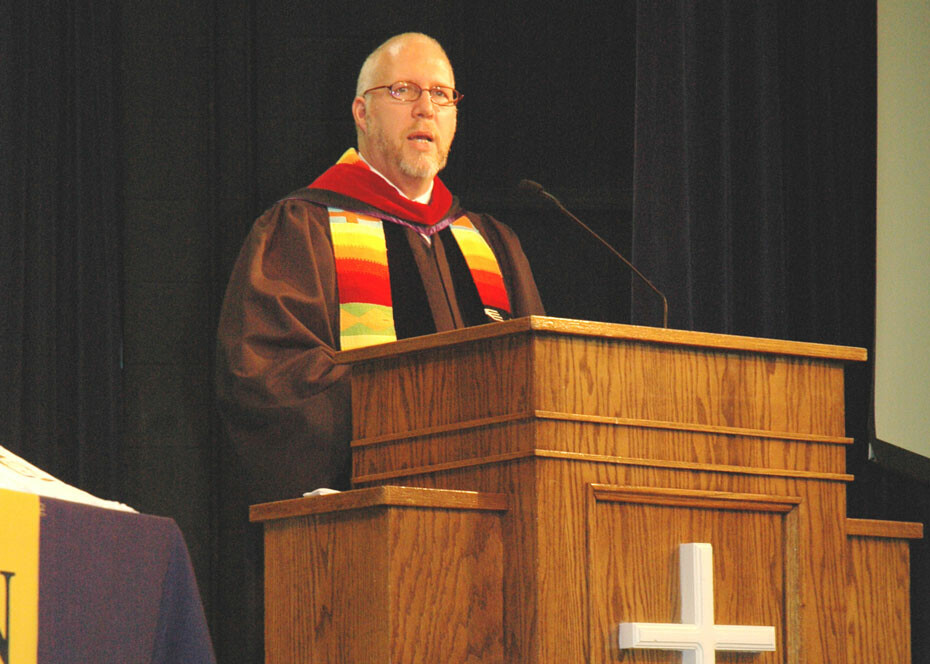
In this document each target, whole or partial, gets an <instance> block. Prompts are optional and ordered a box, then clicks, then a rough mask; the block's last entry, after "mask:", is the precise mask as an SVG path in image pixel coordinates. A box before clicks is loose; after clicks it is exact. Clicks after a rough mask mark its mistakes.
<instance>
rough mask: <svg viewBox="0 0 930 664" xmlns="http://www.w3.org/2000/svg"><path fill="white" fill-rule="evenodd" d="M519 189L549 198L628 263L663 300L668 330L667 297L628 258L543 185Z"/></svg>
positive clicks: (529, 183)
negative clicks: (570, 210)
mask: <svg viewBox="0 0 930 664" xmlns="http://www.w3.org/2000/svg"><path fill="white" fill-rule="evenodd" d="M519 188H520V191H526V192H529V193H531V194H538V195H539V196H542V197H544V198H548V199H549V200H550V201H552V202H553V203H555V204H556V206H558V208H559V209H560V210H561V211H562V212H563V213H564V214H565V216H567V217H568V218H569V219H571V220H572V221H574V222H575V223H576V224H578V225H579V226H581V227H582V228H583V229H585V230H586V231H588V233H590V234H591V235H593V236H594V237H595V238H596V239H597V240H598V241H599V242H600V243H601V244H603V245H604V246H605V247H607V248H608V249H610V251H611V252H612V253H613V254H614V255H615V256H616V257H617V258H619V259H620V260H622V261H623V262H624V263H626V265H627V266H628V267H629V268H630V269H631V270H633V272H635V273H636V276H637V277H639V278H640V279H642V280H643V282H645V284H646V285H647V286H649V288H651V289H652V290H653V291H654V292H655V294H656V295H658V296H659V297H661V298H662V327H664V328H668V299H667V298H666V297H665V295H664V294H663V293H662V291H660V290H659V289H658V288H656V287H655V285H654V284H653V283H652V282H651V281H649V280H648V279H647V278H646V275H644V274H643V273H642V272H640V271H639V270H637V269H636V266H635V265H633V264H632V263H631V262H630V261H628V260H627V259H626V258H624V256H623V254H621V253H620V252H619V251H617V250H616V249H614V248H613V247H612V246H610V244H609V243H608V242H607V240H605V239H604V238H602V237H601V236H600V235H598V234H597V233H595V232H594V231H593V230H591V229H590V228H588V225H587V224H585V223H584V222H583V221H582V220H581V219H579V218H578V217H576V216H575V215H573V214H572V213H571V212H569V211H568V208H566V207H565V206H564V205H562V203H560V202H559V199H558V198H556V197H555V196H553V195H552V194H550V193H549V192H548V191H546V190H545V188H543V186H542V185H541V184H539V183H538V182H533V181H532V180H520V184H519Z"/></svg>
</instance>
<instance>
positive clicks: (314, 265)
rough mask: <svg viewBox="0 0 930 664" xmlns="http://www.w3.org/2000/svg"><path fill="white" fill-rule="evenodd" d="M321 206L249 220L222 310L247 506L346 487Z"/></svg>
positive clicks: (340, 374) (221, 340)
mask: <svg viewBox="0 0 930 664" xmlns="http://www.w3.org/2000/svg"><path fill="white" fill-rule="evenodd" d="M337 330H338V300H337V296H336V283H335V269H334V260H333V254H332V244H331V241H330V239H329V223H328V217H327V215H326V211H325V209H323V208H321V207H319V206H316V205H312V204H309V203H306V202H303V201H287V200H286V201H283V202H281V203H278V204H277V205H275V206H274V207H272V208H271V209H270V210H269V211H268V212H266V213H265V214H264V215H263V216H262V217H260V218H259V219H258V220H257V221H256V222H255V224H254V226H253V228H252V231H251V233H250V234H249V236H248V238H247V239H246V242H245V244H244V246H243V248H242V251H241V252H240V254H239V258H238V259H237V261H236V264H235V266H234V267H233V271H232V275H231V277H230V280H229V286H228V288H227V290H226V296H225V298H224V301H223V307H222V310H221V312H220V320H219V328H218V334H217V363H216V389H217V402H218V405H219V411H220V417H221V420H222V421H223V425H224V428H225V432H226V434H227V441H228V442H229V443H230V444H231V447H232V454H233V455H234V456H235V458H234V459H231V460H230V461H231V462H234V463H235V466H236V468H237V470H238V472H239V474H240V476H241V482H242V484H243V489H244V490H245V491H247V493H248V496H249V499H250V500H251V501H252V502H264V501H269V500H279V499H284V498H294V497H298V496H300V495H301V493H302V492H304V491H310V490H312V489H315V488H317V487H320V486H327V487H331V488H335V489H345V488H348V484H349V469H350V457H349V440H350V437H351V435H350V434H351V415H350V392H349V369H348V367H345V366H341V365H335V364H334V363H333V354H334V352H335V351H334V348H335V346H336V343H337V342H336V335H337Z"/></svg>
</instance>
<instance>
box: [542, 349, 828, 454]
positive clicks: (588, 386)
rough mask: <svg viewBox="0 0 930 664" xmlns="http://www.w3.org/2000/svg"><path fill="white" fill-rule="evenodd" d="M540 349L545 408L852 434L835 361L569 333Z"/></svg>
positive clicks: (785, 429)
mask: <svg viewBox="0 0 930 664" xmlns="http://www.w3.org/2000/svg"><path fill="white" fill-rule="evenodd" d="M534 349H535V352H534V369H535V371H534V378H535V381H536V384H535V387H534V392H535V394H536V402H535V403H534V407H535V408H536V409H539V410H552V411H561V412H569V413H579V414H590V415H603V416H608V417H618V418H635V419H645V420H659V421H669V422H687V423H694V424H699V425H710V426H725V427H742V428H750V429H763V430H773V431H779V432H797V433H802V434H820V435H826V436H842V434H843V429H844V426H845V422H844V415H843V413H844V410H843V370H842V366H841V365H839V364H836V363H832V362H827V361H822V360H814V359H810V358H785V357H776V356H765V355H753V354H749V353H737V352H732V351H731V352H720V351H712V350H705V351H697V350H694V349H691V348H676V347H672V346H660V345H654V344H645V343H633V342H620V341H615V340H611V339H585V338H577V337H567V336H553V337H537V338H536V340H535V344H534Z"/></svg>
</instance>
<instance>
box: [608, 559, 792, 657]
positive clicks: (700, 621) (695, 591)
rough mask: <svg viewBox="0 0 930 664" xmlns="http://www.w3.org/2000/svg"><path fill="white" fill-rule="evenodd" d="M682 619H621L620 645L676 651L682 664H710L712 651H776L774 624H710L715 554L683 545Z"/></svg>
mask: <svg viewBox="0 0 930 664" xmlns="http://www.w3.org/2000/svg"><path fill="white" fill-rule="evenodd" d="M678 548H679V552H680V556H681V562H680V565H681V622H682V624H680V625H676V624H662V623H620V647H621V648H648V649H651V650H680V651H682V656H681V662H682V664H714V662H715V661H716V651H718V650H728V651H731V652H732V651H735V652H762V651H774V650H775V628H774V627H755V626H747V625H715V624H714V553H713V549H712V548H711V546H710V544H681V545H679V547H678Z"/></svg>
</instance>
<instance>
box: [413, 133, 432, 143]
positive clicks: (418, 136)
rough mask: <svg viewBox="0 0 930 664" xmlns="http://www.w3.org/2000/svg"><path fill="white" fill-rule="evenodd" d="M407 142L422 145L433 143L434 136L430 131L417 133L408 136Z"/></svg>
mask: <svg viewBox="0 0 930 664" xmlns="http://www.w3.org/2000/svg"><path fill="white" fill-rule="evenodd" d="M407 140H408V141H416V142H421V143H432V142H433V135H432V134H431V133H430V132H428V131H415V132H412V133H411V134H408V135H407Z"/></svg>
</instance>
